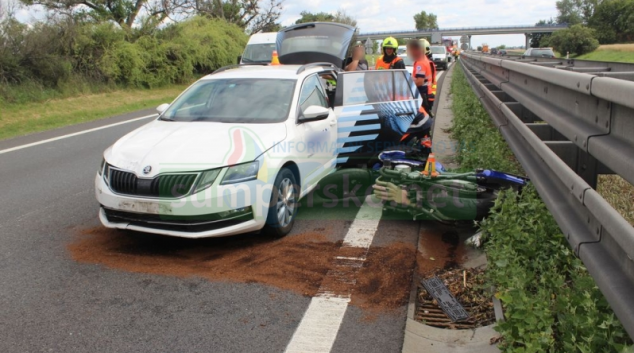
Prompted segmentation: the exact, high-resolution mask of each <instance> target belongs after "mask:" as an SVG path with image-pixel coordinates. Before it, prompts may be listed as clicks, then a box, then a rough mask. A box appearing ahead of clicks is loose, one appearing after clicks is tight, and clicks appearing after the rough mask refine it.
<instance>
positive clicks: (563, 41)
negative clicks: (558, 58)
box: [544, 25, 599, 55]
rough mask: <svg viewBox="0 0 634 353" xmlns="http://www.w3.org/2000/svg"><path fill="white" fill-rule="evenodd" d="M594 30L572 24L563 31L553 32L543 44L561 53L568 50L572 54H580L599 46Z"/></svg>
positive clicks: (563, 53)
mask: <svg viewBox="0 0 634 353" xmlns="http://www.w3.org/2000/svg"><path fill="white" fill-rule="evenodd" d="M595 33H596V32H595V31H594V29H592V28H588V27H584V26H582V25H574V26H572V27H570V28H568V29H565V30H563V31H558V32H555V33H553V34H552V35H551V36H550V37H549V38H548V39H547V40H545V43H544V45H545V46H551V47H553V48H554V49H555V50H556V51H558V52H560V53H561V54H562V55H565V54H566V53H568V52H570V54H574V55H582V54H585V53H589V52H592V51H595V50H596V49H597V48H598V47H599V41H598V40H597V38H596V34H595Z"/></svg>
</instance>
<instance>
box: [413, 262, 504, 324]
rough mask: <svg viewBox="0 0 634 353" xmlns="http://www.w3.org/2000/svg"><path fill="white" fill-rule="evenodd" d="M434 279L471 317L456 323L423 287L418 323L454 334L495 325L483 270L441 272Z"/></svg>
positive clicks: (418, 298)
mask: <svg viewBox="0 0 634 353" xmlns="http://www.w3.org/2000/svg"><path fill="white" fill-rule="evenodd" d="M433 278H437V279H438V280H439V281H440V282H441V283H442V286H443V287H444V288H445V289H446V290H447V291H448V293H449V294H450V295H452V296H453V297H455V299H456V302H457V303H459V305H460V306H461V307H462V308H463V309H464V311H465V312H466V313H468V316H469V317H468V318H466V319H458V318H457V319H458V320H457V321H455V322H454V321H453V320H452V319H451V318H450V317H449V316H448V315H447V314H446V313H445V312H444V311H443V309H442V308H441V307H440V301H438V300H436V299H435V298H434V297H433V296H432V295H431V294H430V293H429V292H428V291H427V290H426V289H425V288H424V287H423V286H422V283H421V285H420V286H419V287H418V293H417V295H416V311H415V314H414V319H415V320H416V321H419V322H422V323H424V324H425V325H429V326H433V327H438V328H445V329H453V330H468V329H474V328H477V327H482V326H486V325H490V324H492V323H494V322H495V313H494V310H493V302H492V301H491V293H490V291H488V290H485V289H484V288H485V287H486V285H485V277H484V271H483V270H481V269H466V270H464V269H450V270H442V271H439V272H437V273H436V276H435V277H433ZM433 278H432V279H433ZM465 279H466V280H465ZM465 284H466V285H465ZM463 317H464V315H463Z"/></svg>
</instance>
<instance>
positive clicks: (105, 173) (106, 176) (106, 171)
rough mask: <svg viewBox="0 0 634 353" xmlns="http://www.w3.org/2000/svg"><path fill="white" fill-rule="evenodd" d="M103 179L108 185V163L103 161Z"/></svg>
mask: <svg viewBox="0 0 634 353" xmlns="http://www.w3.org/2000/svg"><path fill="white" fill-rule="evenodd" d="M102 173H103V181H104V182H105V183H106V185H110V180H109V179H110V164H108V163H104V166H103V171H102Z"/></svg>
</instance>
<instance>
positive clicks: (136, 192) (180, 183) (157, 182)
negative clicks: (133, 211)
mask: <svg viewBox="0 0 634 353" xmlns="http://www.w3.org/2000/svg"><path fill="white" fill-rule="evenodd" d="M109 172H110V176H109V179H108V182H109V184H110V189H112V191H114V192H116V193H117V194H122V195H131V196H141V197H160V198H179V197H183V196H186V195H188V194H189V193H190V191H191V189H192V186H193V185H194V182H195V181H196V177H198V174H164V175H158V176H156V177H154V178H152V179H144V178H138V177H137V176H136V175H135V174H134V173H130V172H126V171H123V170H118V169H114V168H109Z"/></svg>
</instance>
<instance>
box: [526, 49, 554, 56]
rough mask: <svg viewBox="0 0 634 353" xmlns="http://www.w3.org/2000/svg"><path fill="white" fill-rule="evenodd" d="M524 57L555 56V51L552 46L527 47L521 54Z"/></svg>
mask: <svg viewBox="0 0 634 353" xmlns="http://www.w3.org/2000/svg"><path fill="white" fill-rule="evenodd" d="M523 56H526V57H534V58H555V52H554V51H553V49H552V48H528V50H526V51H525V52H524V54H523Z"/></svg>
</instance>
